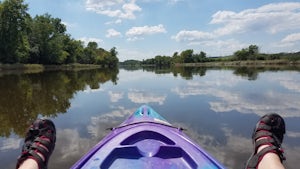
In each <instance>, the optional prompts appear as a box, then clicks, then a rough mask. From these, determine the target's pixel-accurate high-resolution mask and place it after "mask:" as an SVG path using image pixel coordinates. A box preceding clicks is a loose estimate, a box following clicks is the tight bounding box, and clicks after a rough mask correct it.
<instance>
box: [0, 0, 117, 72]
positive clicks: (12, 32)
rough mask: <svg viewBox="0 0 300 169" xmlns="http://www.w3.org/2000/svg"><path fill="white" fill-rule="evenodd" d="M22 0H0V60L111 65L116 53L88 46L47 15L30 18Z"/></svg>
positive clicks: (92, 43)
mask: <svg viewBox="0 0 300 169" xmlns="http://www.w3.org/2000/svg"><path fill="white" fill-rule="evenodd" d="M27 11H28V5H27V4H25V3H24V0H4V1H3V2H1V1H0V63H9V64H12V63H34V64H70V63H82V64H99V65H105V66H108V67H114V66H116V65H117V64H118V62H119V60H118V58H117V54H118V52H117V51H116V48H115V47H113V48H111V49H110V50H109V51H106V50H104V49H103V48H100V47H98V45H97V43H96V42H89V43H88V44H87V46H86V47H85V46H84V43H83V42H82V41H80V40H75V39H73V38H72V37H71V35H69V34H67V33H66V31H67V30H66V26H65V25H64V24H63V23H62V21H61V19H59V18H53V17H52V16H51V15H50V14H47V13H46V14H43V15H37V16H35V17H31V16H30V15H29V14H28V12H27Z"/></svg>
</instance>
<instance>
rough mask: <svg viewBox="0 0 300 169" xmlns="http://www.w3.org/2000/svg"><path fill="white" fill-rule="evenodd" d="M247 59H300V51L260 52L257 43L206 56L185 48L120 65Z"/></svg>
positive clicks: (161, 64) (127, 61) (160, 64)
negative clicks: (220, 54) (226, 52)
mask: <svg viewBox="0 0 300 169" xmlns="http://www.w3.org/2000/svg"><path fill="white" fill-rule="evenodd" d="M247 60H250V61H251V60H252V61H255V60H287V61H290V62H293V61H298V60H300V52H296V53H275V54H265V53H260V51H259V47H258V46H257V45H249V47H247V48H243V49H241V50H237V51H235V52H234V53H233V55H229V56H224V57H207V56H206V53H205V52H203V51H201V52H199V53H194V51H193V49H187V50H184V51H182V52H181V53H178V52H175V53H174V54H173V56H161V55H158V56H155V57H154V58H150V59H145V60H142V61H139V60H126V61H124V62H122V63H121V65H130V66H141V65H156V66H172V65H174V64H185V63H204V62H220V61H225V62H226V61H247Z"/></svg>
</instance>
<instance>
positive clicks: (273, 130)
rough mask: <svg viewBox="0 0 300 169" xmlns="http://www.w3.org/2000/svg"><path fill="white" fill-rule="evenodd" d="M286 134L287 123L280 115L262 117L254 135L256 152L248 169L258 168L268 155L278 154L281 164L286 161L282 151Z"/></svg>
mask: <svg viewBox="0 0 300 169" xmlns="http://www.w3.org/2000/svg"><path fill="white" fill-rule="evenodd" d="M284 134H285V123H284V120H283V118H282V117H281V116H280V115H278V114H276V113H272V114H267V115H264V116H263V117H261V118H260V120H259V121H258V122H257V124H256V127H255V128H254V131H253V134H252V140H253V144H254V151H253V154H252V155H251V157H250V158H249V160H248V162H247V164H246V169H252V168H257V166H258V164H259V163H260V161H261V160H262V158H263V157H264V156H265V155H266V154H267V153H275V154H277V155H278V157H279V158H280V160H281V162H282V161H283V160H285V157H284V156H283V150H282V149H281V143H282V141H283V135H284Z"/></svg>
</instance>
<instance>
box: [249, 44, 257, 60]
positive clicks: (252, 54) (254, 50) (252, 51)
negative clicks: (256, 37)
mask: <svg viewBox="0 0 300 169" xmlns="http://www.w3.org/2000/svg"><path fill="white" fill-rule="evenodd" d="M248 52H249V56H248V59H251V60H256V58H257V57H258V54H259V48H258V46H257V45H250V46H249V47H248Z"/></svg>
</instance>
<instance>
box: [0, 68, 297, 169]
mask: <svg viewBox="0 0 300 169" xmlns="http://www.w3.org/2000/svg"><path fill="white" fill-rule="evenodd" d="M143 104H147V105H150V106H151V107H152V108H153V109H155V110H156V111H157V112H159V113H160V114H161V115H162V116H163V117H165V118H166V119H167V120H168V121H169V122H170V123H172V124H174V125H175V126H180V127H183V128H185V129H187V131H186V134H187V135H188V136H190V137H191V138H192V139H193V140H195V142H197V143H198V144H199V145H200V146H201V147H203V148H204V149H205V150H207V152H208V153H209V154H211V155H212V156H214V157H215V158H216V159H217V160H218V161H219V162H221V163H222V164H224V166H226V167H227V168H232V169H235V168H243V166H244V163H245V161H246V160H247V159H248V157H249V155H250V154H251V152H252V143H251V133H252V130H253V127H254V125H255V123H256V122H257V120H258V119H259V117H260V116H262V115H264V114H265V113H270V112H277V113H278V114H280V115H281V116H283V117H284V119H285V121H286V128H287V134H286V136H285V139H284V144H283V148H284V149H285V155H286V157H287V160H286V162H285V163H284V165H285V166H286V167H287V168H289V169H296V168H298V167H297V166H298V161H299V160H300V124H299V123H300V72H299V70H295V69H279V68H272V69H263V68H245V67H243V68H223V69H221V68H178V69H173V70H170V69H151V68H148V69H124V68H123V69H119V70H82V71H50V72H42V73H1V74H0V121H1V123H0V164H1V168H5V169H13V168H14V166H15V162H16V159H17V156H18V155H19V154H20V149H21V146H22V143H23V137H24V133H25V131H26V128H27V126H28V124H29V123H30V122H31V121H32V120H34V119H36V118H40V117H47V118H50V119H52V120H53V121H54V123H55V124H56V128H57V143H56V147H55V151H54V152H53V154H52V156H51V159H50V161H49V169H65V168H69V167H70V166H71V165H72V164H73V163H75V162H76V161H77V160H78V159H79V158H80V157H81V156H82V155H84V154H85V153H86V152H87V151H88V150H89V149H90V148H91V147H93V146H94V145H95V144H96V143H97V142H98V141H99V140H100V139H101V138H103V137H104V136H105V135H106V134H107V133H108V132H109V130H107V128H110V127H114V126H117V125H118V124H120V123H121V122H122V121H123V120H124V119H125V118H126V117H128V116H129V115H130V114H131V113H132V112H134V111H135V110H136V109H137V108H138V107H139V106H141V105H143Z"/></svg>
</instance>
